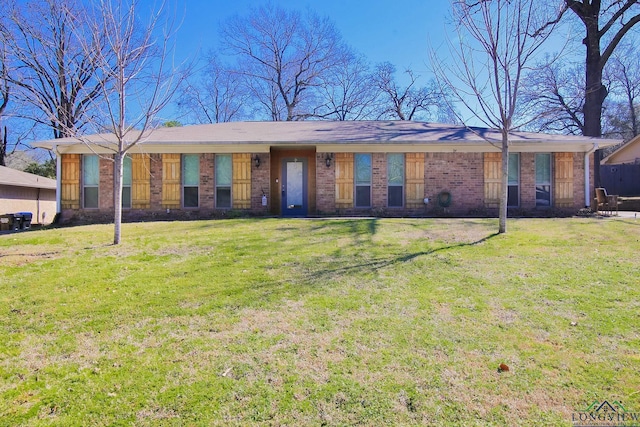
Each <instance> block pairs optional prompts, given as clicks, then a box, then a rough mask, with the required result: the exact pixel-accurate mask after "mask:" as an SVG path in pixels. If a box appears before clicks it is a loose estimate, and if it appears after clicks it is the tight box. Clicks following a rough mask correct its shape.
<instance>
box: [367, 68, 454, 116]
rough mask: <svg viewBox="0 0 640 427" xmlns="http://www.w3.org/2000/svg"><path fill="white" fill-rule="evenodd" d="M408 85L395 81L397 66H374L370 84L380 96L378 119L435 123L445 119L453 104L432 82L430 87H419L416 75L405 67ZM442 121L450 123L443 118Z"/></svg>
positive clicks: (432, 81) (434, 82)
mask: <svg viewBox="0 0 640 427" xmlns="http://www.w3.org/2000/svg"><path fill="white" fill-rule="evenodd" d="M404 73H405V74H406V76H407V79H408V83H407V84H406V85H402V84H400V83H399V82H398V80H397V78H396V75H395V74H396V67H395V65H393V64H392V63H390V62H383V63H381V64H378V65H377V66H376V70H375V73H374V75H373V84H374V85H375V86H376V87H377V89H378V91H379V93H380V95H379V99H380V103H379V108H380V110H379V112H378V116H377V118H378V119H380V118H387V119H394V120H415V119H418V118H421V119H426V120H438V119H442V118H443V117H447V113H448V110H449V109H450V106H451V105H452V102H451V101H450V100H448V99H446V98H448V96H449V95H448V93H447V91H446V90H445V91H443V90H442V89H441V87H440V86H439V85H438V83H437V82H436V81H435V80H431V81H430V82H429V86H422V87H419V86H418V79H419V78H420V76H419V75H417V74H416V73H414V72H413V70H411V69H409V68H407V69H406V70H405V72H404ZM443 113H444V114H443ZM444 121H450V120H447V119H445V120H444Z"/></svg>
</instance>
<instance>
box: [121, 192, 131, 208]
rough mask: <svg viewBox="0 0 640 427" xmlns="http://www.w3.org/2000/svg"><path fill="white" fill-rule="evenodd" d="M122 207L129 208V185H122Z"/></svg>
mask: <svg viewBox="0 0 640 427" xmlns="http://www.w3.org/2000/svg"><path fill="white" fill-rule="evenodd" d="M122 207H123V208H125V209H129V208H131V187H122Z"/></svg>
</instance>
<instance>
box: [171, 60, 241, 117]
mask: <svg viewBox="0 0 640 427" xmlns="http://www.w3.org/2000/svg"><path fill="white" fill-rule="evenodd" d="M206 61H207V63H206V66H205V67H204V68H203V70H202V71H201V73H200V75H199V78H198V79H197V80H196V81H193V82H185V83H186V85H185V87H183V88H181V91H180V96H179V98H178V101H177V104H178V108H179V109H180V111H181V112H182V113H183V114H185V115H186V117H187V120H188V121H189V122H195V123H221V122H230V121H235V120H242V119H244V118H246V117H247V116H248V111H247V110H248V104H249V93H248V91H247V89H246V86H245V85H244V81H243V76H242V75H240V74H238V73H236V72H234V71H232V70H231V69H229V67H227V66H226V65H224V64H223V63H222V62H221V61H220V59H219V58H218V56H217V55H216V54H215V53H213V52H211V53H209V55H207V59H206Z"/></svg>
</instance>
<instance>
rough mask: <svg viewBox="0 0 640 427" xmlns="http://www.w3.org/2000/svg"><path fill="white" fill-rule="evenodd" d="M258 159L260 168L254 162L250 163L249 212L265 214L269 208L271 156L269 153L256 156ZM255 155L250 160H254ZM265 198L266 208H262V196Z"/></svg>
mask: <svg viewBox="0 0 640 427" xmlns="http://www.w3.org/2000/svg"><path fill="white" fill-rule="evenodd" d="M257 156H258V157H259V158H260V167H258V168H257V167H256V165H255V161H253V160H252V162H251V210H252V211H253V212H256V213H262V214H266V213H268V212H269V209H270V208H271V206H269V201H270V200H271V186H270V185H269V183H270V181H271V179H270V177H271V155H270V154H269V153H260V154H257ZM255 157H256V154H252V155H251V158H252V159H255ZM263 194H264V195H265V196H267V206H262V195H263Z"/></svg>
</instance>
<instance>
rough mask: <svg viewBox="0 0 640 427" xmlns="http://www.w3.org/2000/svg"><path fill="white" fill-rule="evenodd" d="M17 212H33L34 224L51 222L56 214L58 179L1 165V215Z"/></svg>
mask: <svg viewBox="0 0 640 427" xmlns="http://www.w3.org/2000/svg"><path fill="white" fill-rule="evenodd" d="M16 212H31V213H32V214H33V217H32V223H34V224H50V223H51V222H52V221H53V218H54V217H55V215H56V180H55V179H50V178H44V177H42V176H38V175H34V174H31V173H27V172H22V171H19V170H15V169H11V168H7V167H4V166H0V215H1V214H7V213H16Z"/></svg>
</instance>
